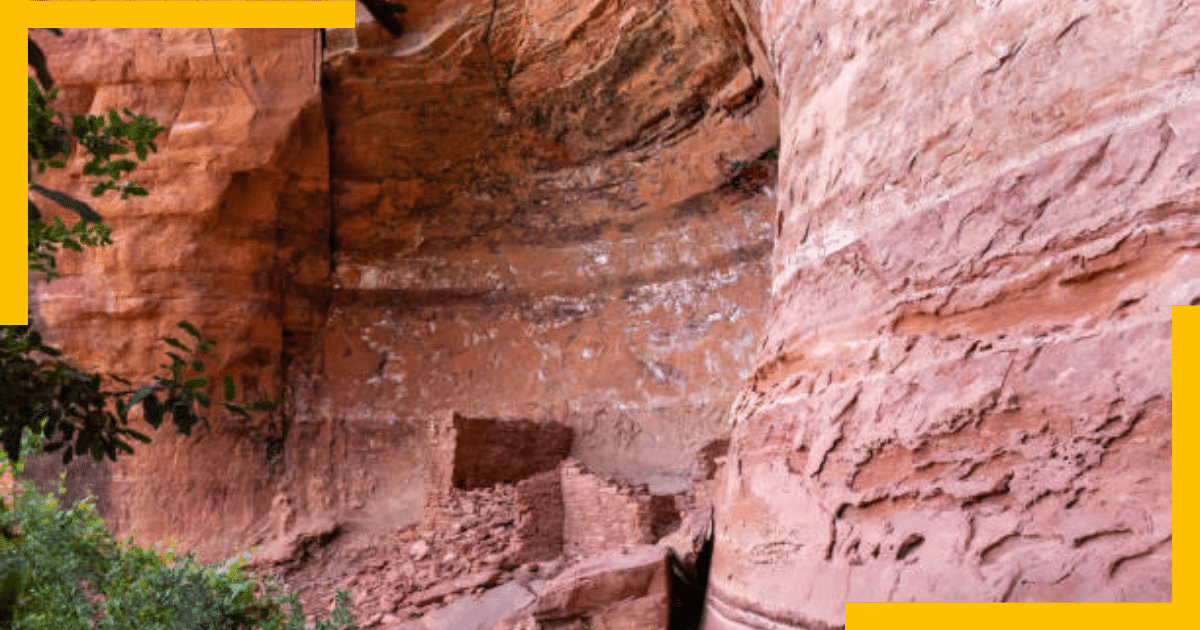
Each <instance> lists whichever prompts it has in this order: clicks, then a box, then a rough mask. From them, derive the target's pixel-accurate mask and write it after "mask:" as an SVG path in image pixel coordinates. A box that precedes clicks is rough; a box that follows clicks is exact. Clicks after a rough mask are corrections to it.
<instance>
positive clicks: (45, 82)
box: [29, 37, 54, 90]
mask: <svg viewBox="0 0 1200 630" xmlns="http://www.w3.org/2000/svg"><path fill="white" fill-rule="evenodd" d="M29 65H31V66H33V72H34V74H36V75H37V78H38V82H39V83H41V84H42V87H43V88H45V89H47V90H49V89H50V88H51V87H53V86H54V79H53V78H51V77H50V69H49V68H47V67H46V54H45V53H43V52H42V48H41V46H38V45H37V43H36V42H34V41H33V38H32V37H30V38H29Z"/></svg>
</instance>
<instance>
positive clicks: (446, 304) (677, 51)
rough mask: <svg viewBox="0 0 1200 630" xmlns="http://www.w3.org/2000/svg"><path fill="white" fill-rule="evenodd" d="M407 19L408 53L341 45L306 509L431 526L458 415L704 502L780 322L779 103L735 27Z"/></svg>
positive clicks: (373, 41)
mask: <svg viewBox="0 0 1200 630" xmlns="http://www.w3.org/2000/svg"><path fill="white" fill-rule="evenodd" d="M406 4H407V5H408V9H409V10H408V12H407V13H406V14H405V21H406V25H407V29H408V30H407V32H406V34H405V35H404V36H403V37H401V38H400V39H397V40H393V39H391V38H390V37H388V36H387V35H386V34H385V33H383V32H382V30H381V29H380V28H379V27H378V25H377V24H375V23H374V22H372V21H370V20H369V19H364V20H363V22H362V23H361V24H360V25H359V27H358V28H357V29H355V30H353V31H342V32H330V33H329V35H328V39H327V41H328V45H329V51H328V59H327V63H326V67H325V73H324V83H325V92H324V96H325V107H326V110H327V112H328V116H329V120H330V125H329V126H330V155H331V171H330V172H331V181H330V186H331V190H332V204H333V210H332V212H333V217H334V220H333V234H332V242H333V265H332V274H333V275H332V293H331V296H332V298H331V305H330V310H329V318H328V321H327V324H326V326H325V328H324V329H322V331H321V332H320V333H319V334H318V335H316V336H315V337H314V338H313V340H312V344H311V345H310V346H309V347H308V349H307V350H306V351H305V352H304V353H302V354H300V355H298V356H297V358H296V359H295V360H294V361H293V362H292V363H291V364H290V367H289V372H288V377H287V380H288V383H289V384H291V385H292V386H294V391H293V393H292V395H291V398H290V402H291V403H292V407H291V409H292V416H291V427H290V429H289V434H288V442H287V445H286V452H287V468H288V470H289V471H297V475H296V476H295V477H294V479H296V481H295V482H294V484H293V487H294V489H295V491H296V492H297V493H298V497H297V499H298V502H299V503H300V504H303V505H304V506H305V509H307V510H310V511H322V510H335V511H337V510H343V509H345V510H366V511H368V512H370V513H372V514H373V516H371V518H378V519H384V518H386V519H389V520H391V521H392V522H404V521H407V522H412V520H413V519H415V518H417V517H419V516H420V514H421V510H422V508H423V504H422V501H423V499H424V498H425V496H426V495H424V494H422V493H421V492H420V487H421V484H422V481H423V480H424V479H426V478H429V477H430V476H431V475H433V474H434V471H432V469H431V468H430V467H431V465H432V462H431V461H430V459H429V454H430V453H432V452H434V451H435V450H436V447H434V446H432V445H431V444H430V443H429V442H428V440H429V439H430V432H429V431H428V430H427V425H428V422H429V420H430V419H431V418H437V417H441V416H442V415H443V414H445V413H447V412H450V411H453V412H458V413H460V414H461V415H463V416H466V417H488V418H521V419H528V420H531V421H534V422H539V423H547V422H555V423H558V424H561V425H565V426H568V427H571V428H572V429H573V430H574V431H575V439H574V442H573V446H572V455H573V456H574V457H576V458H577V459H579V460H580V461H581V462H583V463H584V464H585V465H586V466H587V467H588V469H589V470H592V471H594V472H598V473H603V474H606V475H612V476H618V477H622V478H625V479H626V480H629V481H638V482H647V481H652V480H655V479H658V480H659V481H660V482H661V483H662V484H665V485H670V484H672V483H674V484H675V485H676V486H686V484H687V473H688V466H689V464H690V461H691V459H690V453H691V451H693V450H694V449H695V448H697V447H699V446H700V445H702V444H704V443H705V442H706V441H708V440H709V439H711V438H712V437H714V436H715V435H718V434H720V433H722V432H724V431H726V430H727V428H726V424H725V421H726V413H727V411H728V407H729V404H730V402H731V401H732V400H733V397H734V395H735V394H736V391H737V388H738V387H739V386H740V384H741V382H742V380H743V379H744V378H745V377H748V376H749V374H750V372H749V370H748V369H747V366H748V364H749V361H750V357H751V356H752V354H753V344H754V343H755V342H756V340H757V335H758V332H759V331H760V328H761V322H762V321H763V319H764V318H763V314H762V311H761V308H760V307H761V304H762V303H763V301H764V300H765V295H766V287H767V275H766V274H767V266H766V265H767V256H768V254H769V250H770V246H771V238H772V234H771V225H770V222H769V213H770V208H771V207H772V201H771V200H770V199H769V198H768V196H767V194H765V193H764V188H765V187H769V186H771V185H773V179H772V178H773V172H774V161H773V158H772V155H773V154H772V147H773V146H774V145H775V142H776V139H777V136H776V126H775V118H774V115H775V114H774V111H775V105H774V100H773V95H772V94H771V92H770V91H769V90H767V89H765V88H764V86H763V81H762V70H763V69H762V68H757V69H756V64H760V65H761V64H762V60H761V59H756V58H755V57H754V56H753V55H751V54H750V53H749V52H748V51H747V49H746V48H745V46H744V45H743V44H742V40H741V36H740V31H741V29H742V28H743V27H742V26H741V22H740V20H739V18H738V17H737V14H736V13H735V12H734V11H732V10H731V9H730V8H729V7H727V6H724V5H723V3H721V2H708V1H702V0H701V1H698V0H682V1H672V2H655V3H624V2H609V1H595V2H584V3H574V2H561V1H558V0H533V1H529V2H503V3H499V7H498V9H497V10H496V11H495V12H494V13H493V4H494V3H492V2H490V1H487V0H469V1H467V0H457V1H452V2H436V3H435V2H409V3H406ZM760 157H761V158H763V159H759V158H760ZM331 447H332V448H331ZM476 455H478V456H482V453H477V454H476ZM367 506H370V507H367Z"/></svg>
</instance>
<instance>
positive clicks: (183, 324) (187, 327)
mask: <svg viewBox="0 0 1200 630" xmlns="http://www.w3.org/2000/svg"><path fill="white" fill-rule="evenodd" d="M178 325H179V327H180V328H182V329H184V330H186V331H187V333H188V334H189V335H191V336H193V337H195V338H196V339H200V338H201V335H200V331H199V330H198V329H197V328H196V327H195V326H193V325H192V323H191V322H189V321H186V320H184V321H181V322H179V324H178Z"/></svg>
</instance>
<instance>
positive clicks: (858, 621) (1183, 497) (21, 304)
mask: <svg viewBox="0 0 1200 630" xmlns="http://www.w3.org/2000/svg"><path fill="white" fill-rule="evenodd" d="M6 8H7V9H8V10H10V11H16V12H17V15H18V17H19V18H20V19H17V20H13V21H12V22H11V23H10V24H13V26H7V27H3V28H4V30H5V34H6V37H3V38H0V59H7V60H9V61H8V62H7V63H6V65H5V66H4V67H5V68H6V72H11V73H12V74H11V75H7V74H6V76H8V79H5V80H4V84H6V85H24V84H25V81H24V78H23V77H21V78H18V77H17V76H15V75H16V73H17V70H18V67H17V62H18V61H19V60H20V59H22V58H24V57H25V50H24V49H21V48H20V41H21V37H20V36H21V35H24V34H25V33H24V32H20V31H25V30H26V29H28V28H33V27H45V26H54V27H60V28H104V27H122V28H136V27H221V28H254V27H257V28H264V27H265V28H318V27H350V26H353V23H354V5H353V2H349V1H345V0H333V1H330V0H324V1H322V0H316V1H313V0H292V1H276V2H265V1H244V2H237V1H210V2H195V1H192V2H179V1H176V2H163V1H150V0H147V1H138V2H120V3H118V2H77V1H71V2H21V3H19V4H18V3H13V4H11V5H10V6H8V7H6ZM18 25H19V26H18ZM20 70H21V72H23V73H26V74H27V73H28V67H27V66H22V67H21V68H20ZM23 92H24V90H23V89H22V90H21V92H17V91H16V90H13V91H11V92H10V91H5V92H3V93H2V94H3V95H2V98H3V100H2V101H0V105H2V106H3V112H4V113H5V114H6V116H5V117H6V118H7V119H8V120H9V122H10V123H12V124H9V125H6V126H4V127H2V128H0V133H3V134H4V136H3V143H4V145H3V146H8V147H17V146H20V144H19V142H20V139H19V138H18V137H17V135H16V134H17V133H18V132H19V130H20V129H22V126H21V125H20V124H17V121H18V120H19V119H18V118H17V117H18V116H19V115H20V110H21V109H22V108H21V106H20V105H21V103H20V99H19V97H20V96H21V95H22V93H23ZM18 157H19V156H18V155H17V153H16V151H10V152H7V153H5V154H4V155H3V157H2V160H3V161H2V162H0V173H7V174H8V176H9V177H8V178H7V179H4V180H2V183H3V188H2V190H3V193H4V196H5V197H6V198H9V199H14V200H15V199H16V196H17V194H18V191H19V190H21V188H20V181H19V179H18V177H17V174H18V173H20V172H21V164H20V162H19V161H18ZM25 238H26V230H25V213H23V212H13V211H11V210H10V211H7V212H4V213H0V239H3V241H2V243H0V245H2V246H0V323H24V322H25V321H26V317H27V308H28V306H27V296H28V288H27V279H28V274H27V273H26V271H25V269H26V263H27V261H26V258H25ZM1172 335H1173V337H1172V341H1173V342H1172V365H1171V367H1172V371H1171V378H1172V391H1173V392H1174V397H1173V409H1172V418H1173V419H1174V421H1173V422H1172V434H1173V436H1172V439H1173V440H1176V441H1177V442H1173V444H1175V443H1179V444H1184V445H1185V447H1186V446H1190V445H1193V444H1194V443H1195V440H1194V439H1193V437H1194V436H1193V435H1192V431H1191V426H1190V422H1182V421H1180V420H1182V419H1184V418H1187V419H1189V420H1194V419H1195V418H1197V417H1200V383H1198V382H1197V379H1200V307H1187V306H1176V307H1173V309H1172ZM1189 384H1190V385H1191V387H1188V386H1187V385H1189ZM1191 461H1192V460H1187V459H1185V460H1183V461H1181V460H1180V458H1178V457H1172V472H1173V473H1174V472H1179V473H1180V474H1179V475H1174V474H1173V475H1172V477H1173V483H1172V493H1173V503H1172V506H1173V509H1172V512H1173V514H1172V523H1173V528H1174V529H1179V530H1181V531H1186V530H1187V529H1188V528H1189V527H1190V525H1191V520H1190V518H1189V517H1187V514H1188V512H1189V510H1188V508H1190V507H1191V506H1192V505H1193V504H1194V501H1193V500H1192V496H1191V495H1192V494H1193V493H1192V491H1191V488H1192V487H1194V485H1195V484H1192V483H1189V482H1187V481H1186V480H1187V479H1192V478H1194V477H1195V474H1194V470H1193V468H1192V467H1191V466H1190V463H1191ZM1181 480H1183V481H1184V482H1183V483H1179V481H1181ZM1176 506H1181V507H1182V509H1178V510H1176V509H1174V507H1176ZM1171 545H1172V562H1173V564H1172V592H1173V600H1174V601H1173V603H1170V604H897V603H887V604H866V603H848V604H846V625H847V627H849V628H852V629H853V630H868V629H880V630H882V629H892V628H920V629H922V630H934V629H937V628H945V629H947V630H951V629H953V630H960V629H962V628H972V629H989V628H995V629H997V630H1001V629H1003V630H1012V629H1013V628H1019V629H1021V630H1034V629H1036V628H1046V629H1047V630H1063V629H1064V628H1087V629H1089V630H1101V629H1105V628H1112V629H1114V630H1116V629H1121V630H1125V629H1126V628H1181V627H1184V626H1185V625H1186V624H1185V623H1184V621H1185V620H1186V619H1188V618H1192V617H1200V615H1196V614H1188V613H1187V612H1186V611H1187V610H1193V608H1192V606H1193V602H1195V601H1196V597H1195V595H1196V594H1195V592H1194V587H1193V581H1192V579H1191V572H1190V569H1191V568H1192V566H1193V562H1192V549H1191V540H1190V537H1187V536H1184V537H1180V538H1176V539H1173V540H1172V543H1171Z"/></svg>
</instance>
